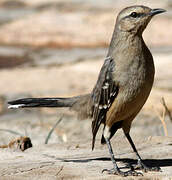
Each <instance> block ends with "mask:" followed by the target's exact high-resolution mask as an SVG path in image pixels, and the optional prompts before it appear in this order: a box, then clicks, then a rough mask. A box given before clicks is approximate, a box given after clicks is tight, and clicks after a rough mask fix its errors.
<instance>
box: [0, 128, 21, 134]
mask: <svg viewBox="0 0 172 180" xmlns="http://www.w3.org/2000/svg"><path fill="white" fill-rule="evenodd" d="M0 131H5V132H9V133H12V134H15V135H19V136H23V135H22V134H21V133H19V132H16V131H13V130H9V129H0Z"/></svg>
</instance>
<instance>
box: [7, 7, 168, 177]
mask: <svg viewBox="0 0 172 180" xmlns="http://www.w3.org/2000/svg"><path fill="white" fill-rule="evenodd" d="M163 12H165V10H164V9H151V8H149V7H146V6H131V7H127V8H125V9H123V10H122V11H121V12H120V13H119V15H118V16H117V20H116V25H115V29H114V32H113V35H112V39H111V42H110V46H109V50H108V53H107V56H106V58H105V61H104V64H103V66H102V68H101V70H100V73H99V76H98V80H97V82H96V85H95V86H94V88H93V90H92V92H91V93H90V94H85V95H80V96H75V97H70V98H25V99H18V100H14V101H10V102H8V103H9V104H10V106H9V108H30V107H70V108H71V109H72V110H74V111H76V112H77V113H78V115H79V117H80V118H82V119H84V118H91V119H92V134H93V140H92V149H94V144H95V138H96V134H97V131H98V129H99V127H100V125H101V124H103V125H104V129H103V133H102V138H101V143H102V144H105V143H106V144H107V146H108V149H109V153H110V157H111V160H112V163H113V169H111V170H107V169H105V170H104V171H108V173H110V174H116V175H122V176H128V175H141V173H139V172H137V171H135V170H136V169H135V168H133V167H131V166H130V167H131V169H130V170H129V171H127V172H123V171H121V169H120V168H119V167H118V166H117V163H116V160H115V157H114V153H113V150H112V146H111V143H110V139H111V138H112V136H113V135H114V134H115V132H116V131H117V130H118V129H119V128H122V129H123V131H124V134H125V136H126V137H127V139H128V141H129V143H130V145H131V147H132V148H133V150H134V152H135V154H136V156H137V158H138V164H137V168H140V169H141V170H143V171H149V170H157V171H158V170H159V169H160V168H158V167H157V168H155V167H154V168H151V167H147V166H146V165H145V164H144V163H143V161H142V159H141V157H140V155H139V154H138V152H137V150H136V148H135V145H134V143H133V141H132V139H131V137H130V134H129V132H130V128H131V123H132V121H133V119H134V118H135V117H136V115H137V114H138V112H139V111H140V110H141V108H142V107H143V105H144V104H145V102H146V100H147V98H148V96H149V93H150V91H151V89H152V84H153V81H154V71H155V70H154V62H153V57H152V54H151V52H150V51H149V49H148V47H147V46H146V44H145V42H144V40H143V38H142V33H143V31H144V29H145V28H146V26H147V24H148V23H149V22H150V20H151V19H152V17H154V16H155V15H157V14H160V13H163Z"/></svg>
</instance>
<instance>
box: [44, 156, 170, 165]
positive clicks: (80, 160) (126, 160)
mask: <svg viewBox="0 0 172 180" xmlns="http://www.w3.org/2000/svg"><path fill="white" fill-rule="evenodd" d="M44 155H45V154H44ZM45 156H48V157H49V158H53V159H55V160H60V161H62V162H73V163H87V162H91V161H111V159H110V158H109V157H98V158H73V159H70V158H57V157H55V156H49V155H45ZM116 161H117V162H122V163H124V164H130V165H136V164H137V159H131V158H118V159H116ZM143 162H144V164H145V165H147V166H148V167H167V166H172V159H144V160H143Z"/></svg>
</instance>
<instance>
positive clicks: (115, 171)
mask: <svg viewBox="0 0 172 180" xmlns="http://www.w3.org/2000/svg"><path fill="white" fill-rule="evenodd" d="M105 141H106V144H107V146H108V149H109V153H110V157H111V160H112V163H113V166H114V167H113V169H110V170H108V169H103V171H102V172H105V171H107V172H108V173H109V174H115V175H121V176H139V175H142V174H141V173H138V172H136V171H134V170H130V171H127V172H123V171H121V170H120V169H119V167H118V166H117V163H116V161H115V157H114V154H113V150H112V146H111V143H110V140H109V138H105Z"/></svg>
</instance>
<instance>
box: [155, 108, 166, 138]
mask: <svg viewBox="0 0 172 180" xmlns="http://www.w3.org/2000/svg"><path fill="white" fill-rule="evenodd" d="M154 110H155V112H156V114H157V116H158V117H159V119H160V120H161V123H162V126H163V129H164V133H165V136H168V130H167V126H166V123H165V113H166V109H165V108H163V113H162V116H161V115H160V114H159V113H158V111H157V110H156V109H155V108H154Z"/></svg>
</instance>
